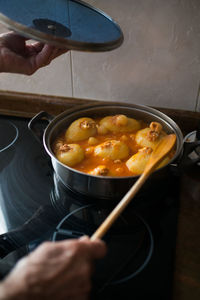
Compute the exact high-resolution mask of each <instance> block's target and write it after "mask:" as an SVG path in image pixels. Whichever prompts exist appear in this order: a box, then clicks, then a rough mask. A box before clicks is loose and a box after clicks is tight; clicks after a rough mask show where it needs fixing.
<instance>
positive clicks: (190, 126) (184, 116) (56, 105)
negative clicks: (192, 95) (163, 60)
mask: <svg viewBox="0 0 200 300" xmlns="http://www.w3.org/2000/svg"><path fill="white" fill-rule="evenodd" d="M93 102H94V101H92V100H84V99H74V98H64V97H53V96H44V95H35V94H24V93H13V92H7V91H0V114H2V115H11V116H17V117H28V118H30V117H33V116H34V115H35V114H36V113H38V112H40V111H42V110H43V111H46V112H48V113H50V114H52V115H58V114H60V113H61V112H62V111H64V110H66V109H68V108H70V107H73V106H75V105H80V104H86V103H93ZM157 109H158V110H160V111H162V112H163V113H165V114H166V115H168V116H169V117H170V118H172V119H173V120H174V121H175V122H176V123H177V124H178V125H179V127H180V128H181V130H182V132H183V135H186V134H187V133H189V132H191V131H194V130H196V129H197V127H198V123H199V122H200V113H195V112H190V111H182V110H174V109H166V108H157ZM199 249H200V166H195V167H193V168H192V170H189V171H187V172H182V174H181V185H180V211H179V217H178V228H177V242H176V257H175V274H174V293H173V294H174V297H173V299H174V300H190V299H192V300H197V299H198V300H199V299H200V251H199ZM169 300H171V299H169Z"/></svg>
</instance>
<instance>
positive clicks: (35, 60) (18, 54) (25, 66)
mask: <svg viewBox="0 0 200 300" xmlns="http://www.w3.org/2000/svg"><path fill="white" fill-rule="evenodd" d="M26 41H27V38H24V37H22V36H20V35H18V34H16V33H15V32H8V33H3V34H0V72H8V73H21V74H25V75H32V74H33V73H35V72H36V71H37V70H38V69H40V68H42V67H45V66H47V65H49V64H50V62H51V61H52V60H53V59H54V58H56V57H58V56H59V55H61V54H64V53H66V52H67V51H68V50H67V49H58V48H56V47H54V46H50V45H47V44H43V43H41V42H33V43H32V44H27V43H26Z"/></svg>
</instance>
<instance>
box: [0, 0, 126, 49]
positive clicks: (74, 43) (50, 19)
mask: <svg viewBox="0 0 200 300" xmlns="http://www.w3.org/2000/svg"><path fill="white" fill-rule="evenodd" d="M0 22H1V23H2V24H3V25H4V26H6V27H8V28H9V29H11V30H14V31H16V32H18V33H19V34H21V35H23V36H25V37H28V38H31V39H34V40H38V41H41V42H45V43H49V44H52V45H55V46H57V47H60V48H68V49H71V50H81V51H95V52H96V51H109V50H113V49H115V48H117V47H119V46H120V45H121V44H122V42H123V33H122V31H121V29H120V27H119V25H118V24H117V23H116V22H115V21H114V20H113V19H112V18H111V17H109V16H108V15H107V14H105V13H104V12H103V11H100V10H99V9H97V8H94V7H92V6H91V5H89V4H87V3H85V2H83V1H80V0H42V1H41V0H20V1H19V0H6V1H5V0H0Z"/></svg>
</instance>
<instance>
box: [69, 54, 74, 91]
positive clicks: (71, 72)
mask: <svg viewBox="0 0 200 300" xmlns="http://www.w3.org/2000/svg"><path fill="white" fill-rule="evenodd" d="M69 57H70V75H71V86H72V97H74V80H73V70H72V69H73V67H72V65H73V64H72V52H71V51H70V53H69Z"/></svg>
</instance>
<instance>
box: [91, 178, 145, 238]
mask: <svg viewBox="0 0 200 300" xmlns="http://www.w3.org/2000/svg"><path fill="white" fill-rule="evenodd" d="M149 175H150V173H143V174H142V175H141V176H140V177H139V178H138V180H137V181H136V182H135V184H134V185H133V186H132V187H131V189H130V190H129V191H128V193H127V194H126V195H125V196H124V197H123V198H122V200H121V201H120V202H119V203H118V205H117V206H116V207H115V208H114V209H113V210H112V212H111V213H110V214H109V215H108V217H107V218H106V219H105V221H104V222H103V223H102V224H101V225H100V226H99V228H98V229H97V230H96V231H95V232H94V233H93V235H92V236H91V238H90V239H91V240H92V241H94V240H95V239H97V238H99V239H100V238H102V236H103V235H104V234H105V233H106V232H107V231H108V229H109V228H110V227H111V226H112V224H113V223H114V222H115V220H116V219H117V218H118V217H119V215H120V214H121V213H122V211H123V210H124V209H125V208H126V206H127V205H128V204H129V202H130V201H131V200H132V198H133V196H135V194H136V193H137V192H138V191H139V189H140V188H141V186H142V185H143V183H144V182H145V181H146V179H147V178H148V176H149Z"/></svg>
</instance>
